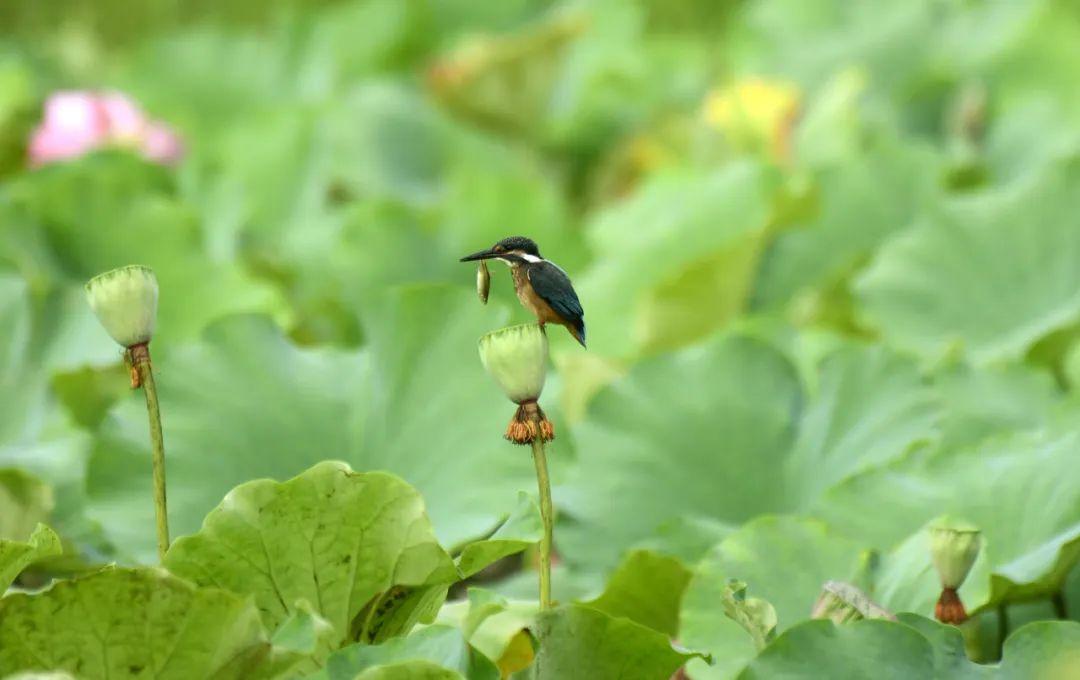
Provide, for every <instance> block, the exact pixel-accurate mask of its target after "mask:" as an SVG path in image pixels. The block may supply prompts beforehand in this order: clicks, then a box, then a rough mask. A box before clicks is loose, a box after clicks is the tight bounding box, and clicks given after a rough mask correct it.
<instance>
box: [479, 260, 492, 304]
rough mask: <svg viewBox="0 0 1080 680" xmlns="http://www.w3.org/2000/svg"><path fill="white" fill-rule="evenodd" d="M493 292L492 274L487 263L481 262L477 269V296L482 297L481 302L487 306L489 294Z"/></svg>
mask: <svg viewBox="0 0 1080 680" xmlns="http://www.w3.org/2000/svg"><path fill="white" fill-rule="evenodd" d="M490 291H491V272H490V271H488V267H487V262H484V261H483V260H480V263H479V265H478V266H477V267H476V294H477V295H479V296H480V302H482V303H483V304H485V305H486V304H487V301H488V293H489V292H490Z"/></svg>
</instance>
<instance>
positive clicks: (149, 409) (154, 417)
mask: <svg viewBox="0 0 1080 680" xmlns="http://www.w3.org/2000/svg"><path fill="white" fill-rule="evenodd" d="M132 358H133V360H134V363H135V368H136V370H138V372H139V382H140V383H141V385H142V388H143V393H144V394H146V415H147V417H148V418H149V420H150V448H151V451H152V453H153V467H154V512H155V514H156V519H157V544H158V560H159V561H164V560H165V552H166V551H167V550H168V549H169V512H168V505H167V503H166V500H165V441H164V439H163V438H162V435H161V409H160V407H159V406H158V395H157V386H156V385H155V384H154V371H153V369H152V368H151V366H150V349H149V347H147V346H146V345H137V346H135V347H133V348H132Z"/></svg>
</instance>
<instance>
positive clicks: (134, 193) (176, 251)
mask: <svg viewBox="0 0 1080 680" xmlns="http://www.w3.org/2000/svg"><path fill="white" fill-rule="evenodd" d="M163 172H164V171H162V170H161V169H159V168H156V167H155V166H152V165H149V164H146V163H143V162H141V161H139V160H138V159H137V158H135V157H133V156H130V155H128V154H120V153H104V154H94V155H91V156H88V157H86V158H84V159H80V160H78V161H75V162H72V163H65V164H60V165H57V166H53V167H49V168H46V169H43V170H41V171H39V172H36V173H33V174H32V175H28V176H27V177H25V178H24V180H23V181H22V182H21V183H20V184H18V185H17V186H15V187H14V188H13V190H12V194H11V195H12V198H11V200H12V201H13V202H14V203H15V205H16V206H17V208H15V210H19V211H21V212H19V213H18V214H19V216H20V218H21V219H22V220H24V221H26V222H27V223H28V225H27V226H29V225H34V226H35V227H36V228H40V229H43V230H44V231H45V233H46V234H47V235H48V239H49V243H50V244H51V245H52V247H53V249H54V257H55V259H56V262H57V263H58V266H59V268H60V269H61V271H62V275H63V276H65V277H67V281H60V282H58V283H64V282H71V281H72V280H73V281H74V282H75V283H79V284H81V283H83V282H85V281H86V280H87V279H89V278H90V277H92V276H94V275H96V274H98V273H100V272H103V271H106V270H109V269H113V268H115V267H120V266H124V265H127V264H132V263H138V264H145V265H148V266H149V267H151V268H152V269H153V270H154V273H155V275H156V276H157V279H158V282H159V285H160V288H161V295H160V299H159V304H158V323H157V331H156V334H155V346H165V345H168V344H171V343H174V342H177V341H179V340H183V339H188V338H192V337H195V336H197V335H198V333H199V332H200V331H202V329H203V328H204V327H205V326H206V325H207V323H209V322H210V321H212V320H214V319H217V318H220V317H222V316H225V315H228V314H233V313H237V312H253V311H258V312H271V313H272V312H280V311H282V310H283V303H282V301H281V300H280V299H279V297H278V296H277V294H276V292H275V291H273V290H272V289H271V288H270V287H269V286H267V285H266V284H264V283H260V282H258V281H256V280H255V279H253V278H252V277H251V276H250V275H248V274H246V273H245V272H244V271H242V270H241V269H240V268H239V267H238V266H237V265H236V264H234V263H232V262H228V261H216V260H214V259H212V258H210V257H208V256H207V253H206V252H205V249H204V247H203V244H202V238H203V237H202V234H201V232H200V227H199V224H198V222H197V220H196V219H195V215H194V214H193V213H192V212H191V211H190V210H189V209H188V208H187V207H185V206H184V205H182V204H181V203H179V202H178V201H177V200H176V199H175V198H174V197H173V195H172V194H173V192H172V190H171V187H170V180H169V178H168V176H167V175H165V174H163ZM133 235H137V237H134V236H133ZM101 333H102V334H104V331H102V332H101Z"/></svg>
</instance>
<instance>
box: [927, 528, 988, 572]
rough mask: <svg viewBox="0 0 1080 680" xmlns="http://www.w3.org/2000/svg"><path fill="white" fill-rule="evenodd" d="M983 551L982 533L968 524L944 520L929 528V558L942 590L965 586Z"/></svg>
mask: <svg viewBox="0 0 1080 680" xmlns="http://www.w3.org/2000/svg"><path fill="white" fill-rule="evenodd" d="M981 548H982V532H981V531H980V530H979V528H978V527H976V526H974V525H972V524H970V523H968V522H964V521H962V520H956V519H951V518H947V517H944V518H941V519H938V520H937V521H935V522H933V523H931V525H930V557H931V559H932V560H933V562H934V568H935V569H937V572H938V577H939V578H940V579H941V586H942V587H943V588H951V589H954V590H955V589H957V588H959V587H960V586H961V585H963V583H964V579H966V578H967V575H968V572H970V571H971V567H972V565H974V564H975V559H976V558H977V557H978V556H979V550H980V549H981Z"/></svg>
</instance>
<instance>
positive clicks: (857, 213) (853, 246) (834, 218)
mask: <svg viewBox="0 0 1080 680" xmlns="http://www.w3.org/2000/svg"><path fill="white" fill-rule="evenodd" d="M850 117H851V116H844V117H843V118H842V121H843V123H847V122H848V118H850ZM822 132H827V133H828V134H826V135H823V136H825V137H835V136H836V134H835V132H836V131H835V130H832V129H829V130H824V131H822ZM861 132H863V133H864V134H861V135H859V136H858V139H859V146H858V147H857V148H856V149H853V150H851V151H850V152H848V153H847V154H845V155H843V156H841V157H840V158H836V159H832V162H831V163H829V164H828V165H827V166H826V167H823V168H821V169H819V170H818V171H817V172H815V173H814V175H813V180H814V185H815V188H816V193H817V196H816V198H817V206H818V207H817V210H816V212H815V213H814V214H813V215H811V216H809V217H808V218H807V219H806V220H805V223H804V222H803V221H800V222H799V223H797V224H796V225H795V226H794V227H793V228H791V229H788V230H785V231H783V232H781V233H779V234H777V236H776V238H775V239H774V241H773V243H772V244H771V245H770V247H769V250H768V252H767V255H766V256H765V257H764V259H763V263H762V268H761V272H760V274H759V276H758V280H757V283H756V285H755V293H754V300H755V303H756V304H758V305H762V306H766V307H774V306H778V305H784V304H787V303H790V302H792V301H797V302H804V298H800V297H797V296H799V295H803V296H805V295H807V294H810V293H813V292H814V291H815V290H817V289H819V288H820V287H822V286H825V285H828V284H830V283H832V282H833V281H834V280H835V279H837V278H841V277H843V276H844V275H845V274H846V273H847V272H849V271H850V270H851V268H852V267H854V266H857V265H859V264H861V263H862V261H863V260H864V259H865V258H867V257H868V255H869V254H870V253H872V252H873V251H874V249H876V248H877V247H878V245H879V244H880V243H881V242H882V241H883V240H885V239H886V238H888V236H889V235H891V234H894V233H896V232H898V231H900V230H901V229H904V228H905V227H907V226H908V225H909V224H910V222H911V220H912V219H913V218H914V216H915V215H916V214H917V211H918V210H919V208H920V206H921V205H922V204H923V203H924V202H925V201H926V199H927V197H928V195H930V193H931V191H932V189H933V182H934V181H935V179H936V176H937V175H938V174H939V172H940V170H939V167H938V166H939V164H940V162H939V161H938V159H937V158H936V156H935V154H934V153H932V152H931V151H929V150H928V149H926V148H924V147H923V146H921V145H918V144H914V143H912V141H911V140H905V139H901V138H900V137H899V135H898V134H896V133H895V132H892V131H890V130H869V131H866V130H863V131H861ZM815 141H816V140H815ZM795 311H796V312H797V313H798V312H799V311H800V310H799V308H798V307H796V310H795Z"/></svg>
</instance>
